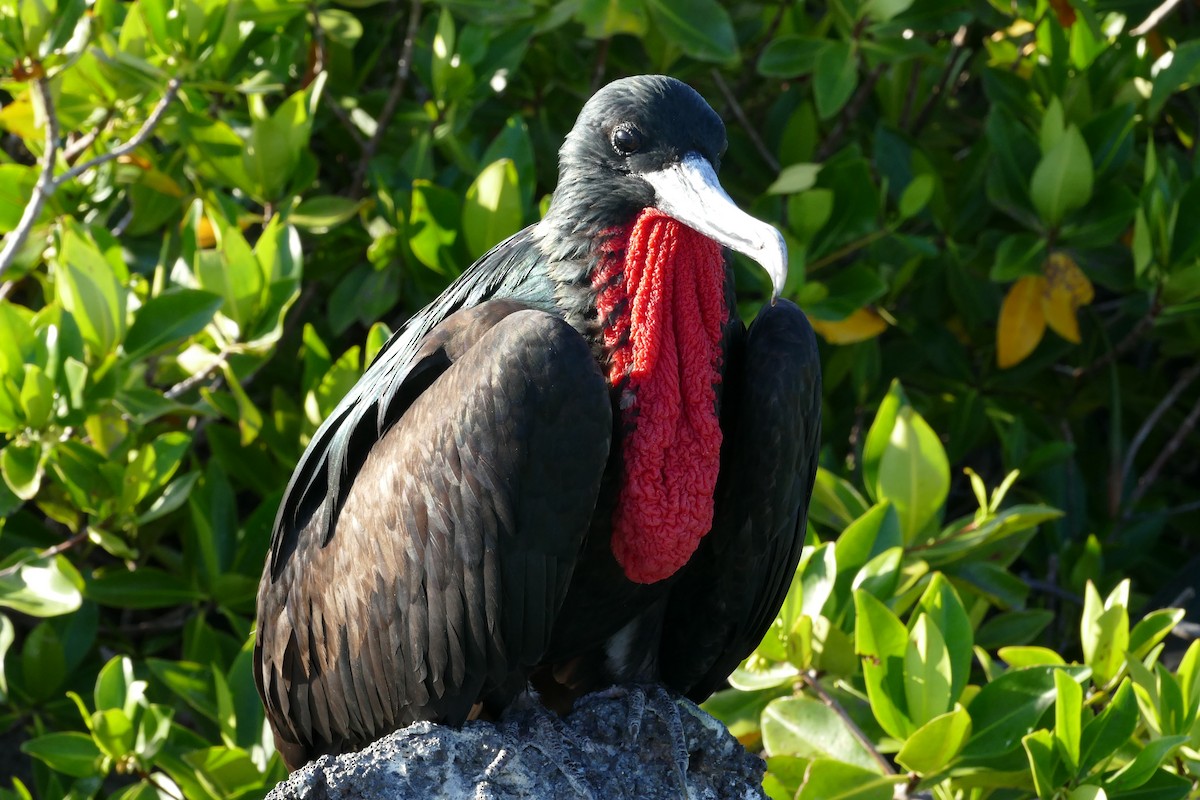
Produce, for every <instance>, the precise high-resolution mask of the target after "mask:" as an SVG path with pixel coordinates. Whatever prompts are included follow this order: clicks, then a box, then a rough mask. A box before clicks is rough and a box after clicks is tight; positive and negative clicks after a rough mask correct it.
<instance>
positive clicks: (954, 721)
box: [896, 706, 971, 775]
mask: <svg viewBox="0 0 1200 800" xmlns="http://www.w3.org/2000/svg"><path fill="white" fill-rule="evenodd" d="M970 735H971V715H970V714H968V713H967V710H966V709H965V708H963V707H962V706H956V707H955V709H954V710H953V711H948V712H946V713H945V714H942V715H940V716H936V717H934V718H933V719H931V720H929V721H928V722H926V723H925V724H924V725H922V726H921V727H920V728H918V729H917V730H916V731H914V732H913V734H912V735H911V736H909V737H908V739H906V740H905V742H904V746H903V747H901V748H900V752H899V753H897V754H896V761H897V763H899V764H900V765H901V766H902V767H904V768H905V769H907V770H910V771H912V772H915V773H917V774H918V775H934V774H936V773H938V772H940V771H942V770H943V769H945V768H946V767H947V766H948V765H949V764H950V763H951V762H952V761H953V760H954V759H955V757H956V756H957V755H958V754H959V752H961V751H962V749H963V746H964V745H965V744H966V743H967V739H968V738H969V737H970Z"/></svg>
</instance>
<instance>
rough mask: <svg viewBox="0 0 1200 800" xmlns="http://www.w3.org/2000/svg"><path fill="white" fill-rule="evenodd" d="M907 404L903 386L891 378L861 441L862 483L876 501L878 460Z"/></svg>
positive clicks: (885, 448) (880, 459) (881, 458)
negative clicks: (863, 439) (901, 410)
mask: <svg viewBox="0 0 1200 800" xmlns="http://www.w3.org/2000/svg"><path fill="white" fill-rule="evenodd" d="M907 405H908V397H907V396H906V395H905V394H904V387H903V386H901V385H900V381H899V380H893V381H892V383H891V385H890V386H889V387H888V392H887V394H886V395H884V397H883V400H881V401H880V403H879V408H878V409H877V410H876V411H875V419H874V421H872V422H871V427H870V428H869V429H868V430H867V438H866V440H865V441H864V442H863V453H862V474H863V485H864V486H865V487H866V489H867V494H869V495H870V496H871V497H872V498H873V499H874V500H876V501H878V500H879V499H880V498H879V497H878V496H877V494H876V487H877V486H878V484H879V462H880V461H882V460H883V453H884V451H885V450H887V448H888V444H889V442H890V440H891V438H892V429H893V428H895V427H896V417H897V416H898V415H899V413H900V409H901V408H903V407H904V406H907Z"/></svg>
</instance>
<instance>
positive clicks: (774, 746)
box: [762, 696, 879, 773]
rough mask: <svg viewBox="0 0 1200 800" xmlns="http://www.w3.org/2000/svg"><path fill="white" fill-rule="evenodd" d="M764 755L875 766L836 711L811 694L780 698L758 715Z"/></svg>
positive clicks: (873, 770)
mask: <svg viewBox="0 0 1200 800" xmlns="http://www.w3.org/2000/svg"><path fill="white" fill-rule="evenodd" d="M762 736H763V749H764V750H765V751H766V753H767V755H768V756H778V755H790V756H801V757H804V758H833V759H836V760H838V761H843V762H846V763H849V764H854V765H856V766H858V767H861V768H862V769H865V770H870V771H872V772H874V773H878V772H879V765H878V764H876V763H875V760H874V758H873V757H872V756H871V754H870V753H868V752H867V750H866V748H865V747H863V745H862V743H861V742H859V741H858V739H856V738H855V737H854V734H853V733H851V732H850V729H849V728H848V727H846V723H845V721H844V720H843V719H842V718H841V717H840V716H838V714H837V712H835V711H834V710H833V709H831V708H830V707H829V706H827V705H825V704H824V703H822V702H821V701H819V700H815V699H813V698H811V697H803V696H801V697H780V698H778V699H775V700H772V701H771V703H770V704H769V705H768V706H767V707H766V710H765V711H763V715H762Z"/></svg>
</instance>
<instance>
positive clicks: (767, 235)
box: [546, 75, 787, 296]
mask: <svg viewBox="0 0 1200 800" xmlns="http://www.w3.org/2000/svg"><path fill="white" fill-rule="evenodd" d="M725 147H726V137H725V125H724V124H723V123H722V122H721V118H720V117H718V116H717V114H716V112H715V111H713V110H712V108H711V107H710V106H709V105H708V103H706V102H705V101H704V98H702V97H701V96H700V95H699V94H698V93H697V92H696V91H695V90H694V89H692V88H691V87H690V86H688V85H687V84H685V83H682V82H681V81H678V80H676V79H674V78H670V77H666V76H663V75H639V76H636V77H632V78H624V79H621V80H618V81H614V82H612V83H610V84H608V85H607V86H605V87H604V88H603V89H601V90H600V91H599V92H597V93H596V94H595V95H594V96H593V97H592V98H591V99H590V100H588V102H587V103H586V104H585V105H584V107H583V110H582V111H581V112H580V114H579V118H578V119H577V120H576V122H575V126H574V127H573V128H572V129H571V132H570V133H569V134H568V135H567V138H566V141H565V142H564V144H563V146H562V150H561V151H560V152H559V183H558V188H557V189H556V190H555V193H554V198H553V200H552V202H551V205H550V210H549V212H548V213H547V215H546V222H547V225H548V227H549V228H552V229H554V230H555V231H556V232H557V233H559V234H562V233H575V234H584V235H593V234H594V233H595V232H597V231H599V230H603V229H606V228H611V227H616V226H621V225H626V224H628V223H630V222H631V221H632V220H633V219H634V218H636V217H637V215H638V214H639V213H641V212H642V211H643V210H645V209H648V208H654V209H657V210H659V211H661V212H662V213H664V214H666V215H667V216H669V217H672V218H674V219H676V220H678V221H679V222H682V223H683V224H685V225H687V226H688V227H690V228H692V229H694V230H696V231H698V232H699V233H702V234H704V235H705V236H707V237H708V238H710V239H712V240H713V241H715V242H717V243H718V244H721V245H723V246H724V247H728V248H730V249H731V250H735V251H737V252H739V253H743V254H745V255H746V256H748V257H749V258H751V259H753V260H754V261H756V262H757V263H759V264H760V265H761V266H762V267H763V269H765V270H766V271H767V273H768V274H769V275H770V278H771V284H772V286H773V289H774V295H775V296H778V295H779V293H780V292H781V291H782V290H783V284H784V281H785V280H786V278H787V248H786V245H785V244H784V241H783V237H782V235H780V233H779V231H778V230H776V229H775V228H773V227H771V226H770V225H767V224H766V223H764V222H761V221H759V220H757V219H755V218H753V217H751V216H750V215H749V214H746V213H745V212H744V211H742V210H741V209H740V208H738V207H737V206H736V205H735V204H734V202H733V200H731V199H730V197H729V195H728V194H726V193H725V190H724V189H722V188H721V184H720V182H718V180H717V170H718V169H719V168H720V164H721V156H722V155H723V154H724V152H725Z"/></svg>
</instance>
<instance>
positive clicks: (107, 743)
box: [92, 708, 136, 758]
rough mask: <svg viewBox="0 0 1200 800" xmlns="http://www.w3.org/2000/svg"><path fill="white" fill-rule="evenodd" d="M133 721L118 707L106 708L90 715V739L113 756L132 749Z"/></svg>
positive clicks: (129, 751) (124, 753) (123, 754)
mask: <svg viewBox="0 0 1200 800" xmlns="http://www.w3.org/2000/svg"><path fill="white" fill-rule="evenodd" d="M135 733H136V732H135V731H134V729H133V721H132V720H130V719H129V716H128V715H127V714H126V713H125V712H124V711H123V710H122V709H119V708H107V709H104V710H102V711H97V712H96V713H95V714H93V715H92V739H94V740H95V742H96V744H98V745H100V749H101V750H103V751H104V752H106V753H108V754H109V755H110V756H112V757H113V758H121V757H122V756H125V755H127V754H128V753H131V752H132V751H133V745H134V735H135Z"/></svg>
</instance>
